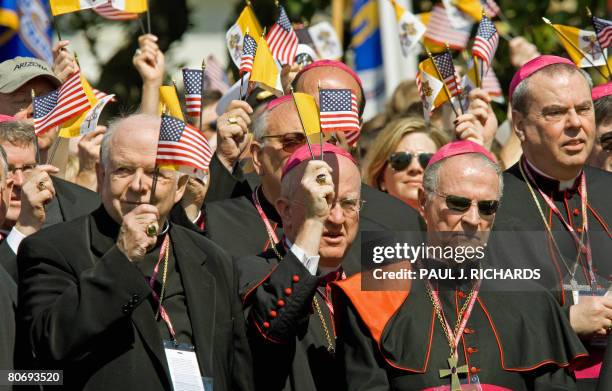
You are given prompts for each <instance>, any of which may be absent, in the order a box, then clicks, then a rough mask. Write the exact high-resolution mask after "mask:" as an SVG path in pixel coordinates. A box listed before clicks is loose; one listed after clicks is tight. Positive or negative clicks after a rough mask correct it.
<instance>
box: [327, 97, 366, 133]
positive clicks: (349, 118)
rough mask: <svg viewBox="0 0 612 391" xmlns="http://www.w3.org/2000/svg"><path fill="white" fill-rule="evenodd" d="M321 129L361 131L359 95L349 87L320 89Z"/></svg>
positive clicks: (329, 130) (329, 131) (328, 130)
mask: <svg viewBox="0 0 612 391" xmlns="http://www.w3.org/2000/svg"><path fill="white" fill-rule="evenodd" d="M319 106H320V119H321V130H322V131H323V133H331V132H359V130H360V126H359V110H358V108H357V97H356V96H355V94H354V93H353V91H351V90H349V89H337V90H336V89H321V90H319Z"/></svg>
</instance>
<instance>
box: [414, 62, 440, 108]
mask: <svg viewBox="0 0 612 391" xmlns="http://www.w3.org/2000/svg"><path fill="white" fill-rule="evenodd" d="M417 88H418V90H419V95H421V100H422V101H423V112H424V114H426V115H427V118H428V117H429V116H430V114H431V112H432V111H434V109H436V108H438V107H440V106H442V105H443V104H444V102H447V101H448V97H447V95H446V94H445V93H444V92H443V91H442V89H443V88H444V82H442V81H441V80H440V78H439V77H438V73H437V72H436V67H435V65H434V63H433V60H432V59H431V58H428V59H426V60H425V61H422V62H421V63H420V64H419V72H418V73H417Z"/></svg>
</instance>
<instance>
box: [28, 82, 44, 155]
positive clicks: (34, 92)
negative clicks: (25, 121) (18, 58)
mask: <svg viewBox="0 0 612 391" xmlns="http://www.w3.org/2000/svg"><path fill="white" fill-rule="evenodd" d="M30 96H31V97H32V116H34V98H36V91H34V88H32V89H31V90H30ZM36 163H37V164H41V163H42V162H41V161H40V148H38V143H36Z"/></svg>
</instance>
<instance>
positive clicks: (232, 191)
mask: <svg viewBox="0 0 612 391" xmlns="http://www.w3.org/2000/svg"><path fill="white" fill-rule="evenodd" d="M209 171H210V174H209V175H210V178H209V182H210V186H209V187H208V190H207V191H206V197H205V198H204V200H205V201H206V202H213V201H222V200H225V199H228V198H235V197H240V196H242V195H248V194H250V189H249V184H248V182H247V181H246V179H245V178H244V173H243V171H242V167H240V164H236V166H235V167H234V171H233V172H229V171H228V170H227V168H225V166H224V165H223V163H221V161H220V160H219V158H218V157H217V154H216V153H215V154H213V157H212V159H211V161H210V169H209Z"/></svg>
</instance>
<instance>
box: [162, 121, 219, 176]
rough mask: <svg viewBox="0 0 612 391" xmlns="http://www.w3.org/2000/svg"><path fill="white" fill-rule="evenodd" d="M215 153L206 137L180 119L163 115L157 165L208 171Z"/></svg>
mask: <svg viewBox="0 0 612 391" xmlns="http://www.w3.org/2000/svg"><path fill="white" fill-rule="evenodd" d="M212 155H213V151H212V149H211V148H210V145H209V144H208V140H207V139H206V137H204V135H203V134H202V133H201V132H200V131H199V130H197V129H196V128H194V127H193V126H191V125H189V124H186V123H184V122H183V121H181V120H180V119H178V118H174V117H171V116H169V115H165V114H164V115H162V121H161V127H160V132H159V143H158V144H157V156H156V160H155V164H156V165H158V166H159V165H167V164H173V165H178V166H189V167H193V168H196V169H199V170H203V171H206V170H208V166H209V165H210V159H211V158H212Z"/></svg>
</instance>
